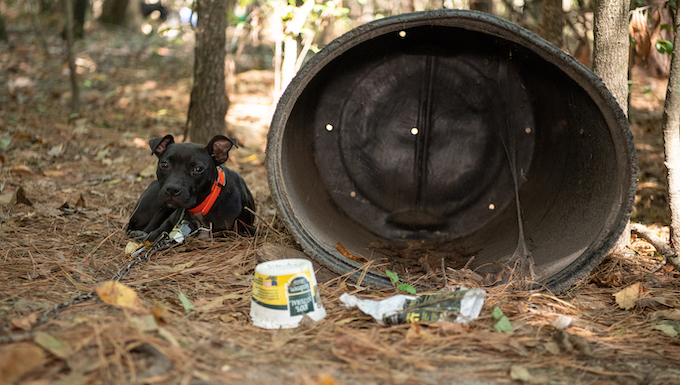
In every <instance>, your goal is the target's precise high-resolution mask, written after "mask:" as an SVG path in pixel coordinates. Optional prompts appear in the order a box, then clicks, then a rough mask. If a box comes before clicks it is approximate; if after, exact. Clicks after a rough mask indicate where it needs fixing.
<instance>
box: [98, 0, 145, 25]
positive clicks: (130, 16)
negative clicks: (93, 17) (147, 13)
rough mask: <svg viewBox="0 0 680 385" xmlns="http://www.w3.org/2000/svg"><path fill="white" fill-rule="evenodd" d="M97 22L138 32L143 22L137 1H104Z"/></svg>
mask: <svg viewBox="0 0 680 385" xmlns="http://www.w3.org/2000/svg"><path fill="white" fill-rule="evenodd" d="M99 21H100V22H101V23H103V24H109V25H119V26H121V27H124V28H127V29H129V30H132V31H140V28H141V26H142V21H143V20H142V11H141V8H140V4H139V0H104V3H103V4H102V15H101V16H100V17H99Z"/></svg>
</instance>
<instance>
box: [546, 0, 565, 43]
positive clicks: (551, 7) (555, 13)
mask: <svg viewBox="0 0 680 385" xmlns="http://www.w3.org/2000/svg"><path fill="white" fill-rule="evenodd" d="M563 28H564V10H563V9H562V0H542V9H541V26H540V35H541V37H542V38H544V39H545V40H547V41H549V42H551V43H553V44H555V45H556V46H558V47H560V48H564V37H563V31H562V29H563Z"/></svg>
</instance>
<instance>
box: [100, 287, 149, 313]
mask: <svg viewBox="0 0 680 385" xmlns="http://www.w3.org/2000/svg"><path fill="white" fill-rule="evenodd" d="M96 291H97V295H99V298H100V299H101V300H102V301H104V302H105V303H108V304H109V305H113V306H116V307H120V308H124V309H129V310H132V311H134V312H137V313H148V312H149V310H148V309H147V308H146V307H145V306H144V304H142V301H141V300H140V299H139V297H137V293H135V291H134V290H132V289H130V288H129V287H127V286H125V285H123V284H122V283H120V282H114V281H108V282H104V283H103V284H101V285H99V287H97V289H96Z"/></svg>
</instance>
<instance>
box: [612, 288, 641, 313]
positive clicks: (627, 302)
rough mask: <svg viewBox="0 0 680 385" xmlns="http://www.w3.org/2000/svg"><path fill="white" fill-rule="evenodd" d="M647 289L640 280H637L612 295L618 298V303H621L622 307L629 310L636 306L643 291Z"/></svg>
mask: <svg viewBox="0 0 680 385" xmlns="http://www.w3.org/2000/svg"><path fill="white" fill-rule="evenodd" d="M646 291H647V289H646V288H645V287H644V286H643V285H642V284H641V283H640V282H636V283H634V284H632V285H630V286H628V287H626V288H624V289H623V290H621V291H619V292H617V293H615V294H612V295H613V296H614V298H616V303H618V304H619V307H620V308H621V309H624V310H629V309H632V308H633V307H634V306H635V304H636V303H637V302H638V301H639V300H640V297H641V296H642V293H644V292H646Z"/></svg>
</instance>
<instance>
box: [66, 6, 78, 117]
mask: <svg viewBox="0 0 680 385" xmlns="http://www.w3.org/2000/svg"><path fill="white" fill-rule="evenodd" d="M64 7H65V9H64V12H65V13H66V56H67V57H68V68H69V72H70V79H71V114H77V113H78V112H79V111H80V92H79V90H78V78H77V76H78V74H77V73H76V60H75V55H74V53H73V2H71V0H66V1H64Z"/></svg>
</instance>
